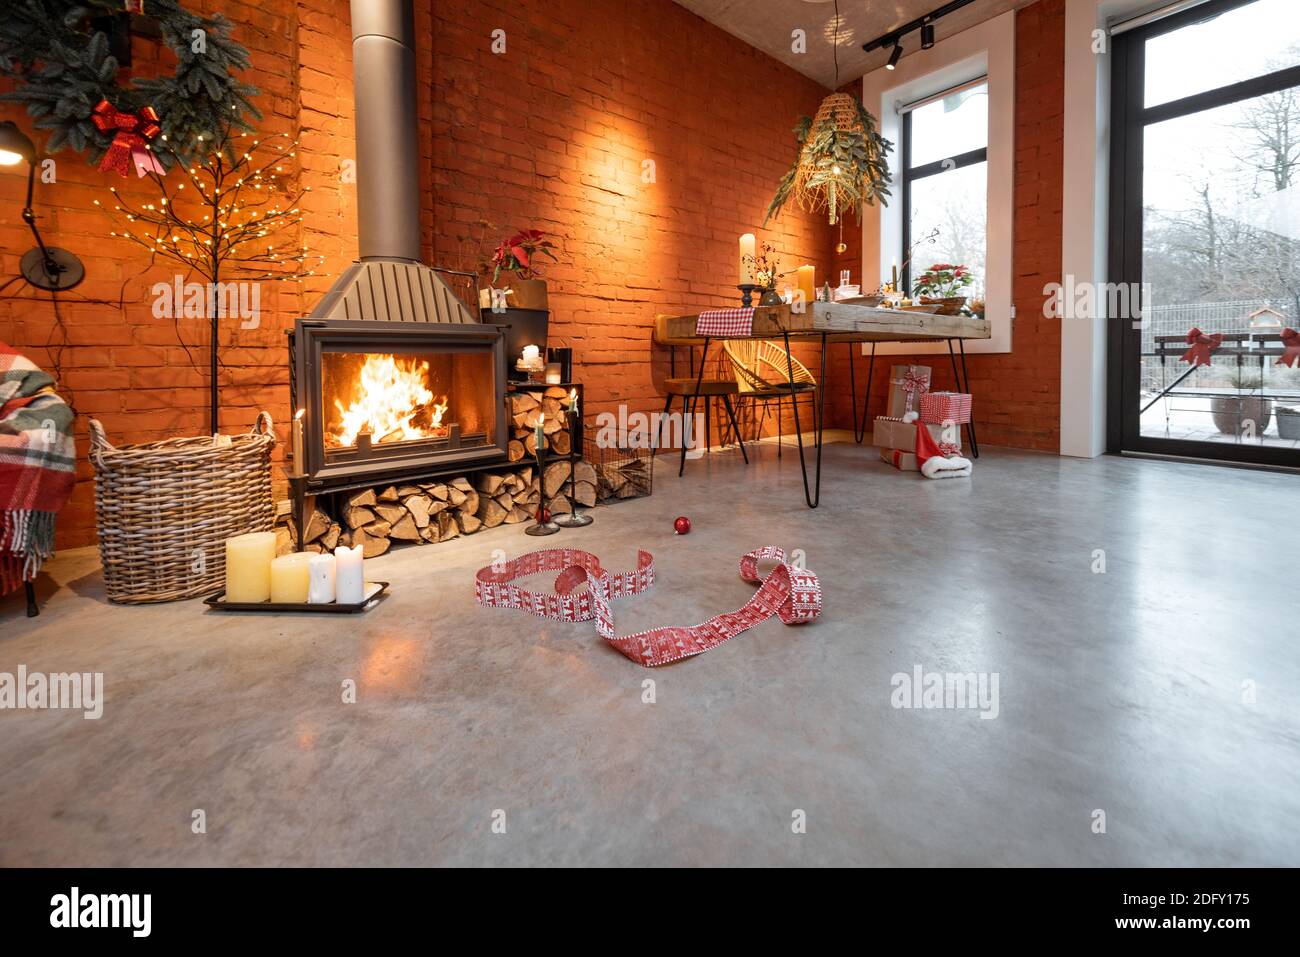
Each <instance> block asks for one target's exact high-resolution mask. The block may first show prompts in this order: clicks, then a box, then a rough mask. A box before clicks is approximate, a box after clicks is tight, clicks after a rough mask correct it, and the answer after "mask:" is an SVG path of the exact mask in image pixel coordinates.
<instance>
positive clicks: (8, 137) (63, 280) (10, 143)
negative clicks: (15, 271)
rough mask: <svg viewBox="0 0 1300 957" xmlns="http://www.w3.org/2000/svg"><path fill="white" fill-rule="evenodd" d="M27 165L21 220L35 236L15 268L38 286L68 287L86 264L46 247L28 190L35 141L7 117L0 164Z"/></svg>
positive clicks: (32, 182)
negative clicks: (25, 193)
mask: <svg viewBox="0 0 1300 957" xmlns="http://www.w3.org/2000/svg"><path fill="white" fill-rule="evenodd" d="M19 163H26V164H27V203H26V204H25V205H24V206H23V222H25V223H26V224H27V226H28V228H29V229H31V231H32V235H33V236H35V237H36V248H35V249H31V250H28V251H27V252H26V253H24V254H23V258H22V261H21V263H20V264H19V269H20V271H21V272H22V274H23V278H24V279H26V280H27V281H28V282H29V283H31V284H32V285H33V286H35V287H36V288H38V289H45V290H48V291H49V292H55V291H58V290H62V289H72V288H73V287H74V286H77V285H80V283H81V281H82V280H83V279H85V278H86V267H85V266H83V265H82V264H81V260H80V259H78V258H77V257H76V256H74V255H73V254H72V253H70V252H68V251H67V250H66V249H59V248H58V247H57V246H46V245H45V240H44V239H42V238H41V231H40V230H39V229H37V228H36V214H35V213H34V212H32V191H33V190H34V189H35V187H36V144H34V143H33V142H32V141H31V138H30V137H28V136H27V134H26V133H24V132H23V131H22V130H20V129H19V128H18V126H17V125H16V124H15V123H13V122H12V121H11V120H5V121H4V122H3V123H0V166H17V165H18V164H19Z"/></svg>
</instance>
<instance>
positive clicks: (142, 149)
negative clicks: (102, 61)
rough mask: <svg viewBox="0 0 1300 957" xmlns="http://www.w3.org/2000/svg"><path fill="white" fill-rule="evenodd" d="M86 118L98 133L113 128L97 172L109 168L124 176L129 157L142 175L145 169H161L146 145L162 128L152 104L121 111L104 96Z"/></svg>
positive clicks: (129, 169)
mask: <svg viewBox="0 0 1300 957" xmlns="http://www.w3.org/2000/svg"><path fill="white" fill-rule="evenodd" d="M90 118H91V120H92V121H93V122H94V124H95V126H96V127H97V128H98V129H99V131H100V132H101V133H111V132H113V131H114V130H116V131H117V135H115V136H114V137H113V142H112V143H110V144H109V147H108V152H107V153H105V154H104V159H103V160H102V161H101V162H100V164H99V169H100V171H101V172H104V173H107V172H109V171H110V170H113V171H116V172H118V173H120V174H122V175H123V176H127V175H129V174H130V172H131V164H132V161H133V160H134V163H135V167H136V175H137V176H143V175H144V174H145V173H146V172H147V171H149V170H153V171H154V172H156V173H161V172H162V171H163V169H162V166H161V164H160V163H159V162H158V159H157V157H155V156H154V155H153V154H152V153H151V152H149V149H148V146H149V143H150V141H151V140H153V139H154V137H156V136H157V135H158V134H159V133H161V132H162V125H161V124H160V123H159V120H158V114H157V112H156V111H155V110H154V108H153V107H152V106H142V107H141V108H140V109H139V110H138V111H136V112H135V113H123V112H121V111H119V110H117V109H116V108H115V107H114V106H113V104H111V103H109V102H108V100H100V101H99V105H98V106H96V107H95V110H94V112H93V113H91V116H90Z"/></svg>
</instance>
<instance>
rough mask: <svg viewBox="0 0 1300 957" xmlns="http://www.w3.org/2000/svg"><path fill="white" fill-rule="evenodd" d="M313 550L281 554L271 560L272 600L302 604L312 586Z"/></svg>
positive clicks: (278, 602)
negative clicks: (309, 563) (311, 564)
mask: <svg viewBox="0 0 1300 957" xmlns="http://www.w3.org/2000/svg"><path fill="white" fill-rule="evenodd" d="M311 557H312V553H311V552H294V553H293V554H291V555H281V556H280V557H279V558H277V559H275V560H273V561H272V562H271V601H273V602H275V603H277V604H291V605H302V604H305V603H306V601H307V593H308V591H309V589H310V587H311V569H310V566H309V565H308V564H307V563H308V562H310V561H311Z"/></svg>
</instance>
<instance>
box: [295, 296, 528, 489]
mask: <svg viewBox="0 0 1300 957" xmlns="http://www.w3.org/2000/svg"><path fill="white" fill-rule="evenodd" d="M293 353H294V355H293V365H294V374H293V387H292V391H293V394H294V397H293V401H294V406H295V408H301V409H303V410H305V415H304V422H303V462H302V465H301V467H300V470H299V471H300V473H301V481H302V482H303V484H304V488H305V491H307V492H308V493H315V492H318V491H324V490H328V489H331V488H339V487H348V486H356V485H359V484H364V483H366V482H371V483H377V482H380V481H384V482H391V481H397V480H401V479H403V478H408V477H411V478H419V477H427V476H431V475H436V474H446V473H450V472H453V471H472V470H473V469H475V468H480V467H483V466H486V465H493V464H499V463H501V462H504V461H505V459H506V445H507V442H508V434H507V433H508V429H507V420H506V415H505V388H506V376H505V337H504V334H503V331H502V330H501V329H500V327H497V326H492V325H481V324H469V323H465V324H461V323H434V322H401V321H396V322H394V321H385V322H375V321H365V320H361V321H356V320H338V319H299V320H298V322H297V323H296V324H295V327H294V334H293Z"/></svg>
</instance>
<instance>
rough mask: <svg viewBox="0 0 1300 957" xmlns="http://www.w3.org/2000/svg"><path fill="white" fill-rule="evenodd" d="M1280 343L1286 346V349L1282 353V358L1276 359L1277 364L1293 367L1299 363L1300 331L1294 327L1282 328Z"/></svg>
mask: <svg viewBox="0 0 1300 957" xmlns="http://www.w3.org/2000/svg"><path fill="white" fill-rule="evenodd" d="M1282 345H1284V346H1286V351H1285V352H1283V353H1282V358H1280V359H1278V360H1277V364H1278V365H1280V366H1291V368H1293V369H1294V368H1295V367H1296V366H1298V365H1300V332H1296V331H1295V330H1294V329H1283V330H1282Z"/></svg>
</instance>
